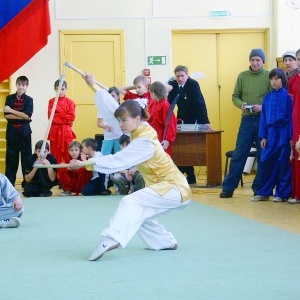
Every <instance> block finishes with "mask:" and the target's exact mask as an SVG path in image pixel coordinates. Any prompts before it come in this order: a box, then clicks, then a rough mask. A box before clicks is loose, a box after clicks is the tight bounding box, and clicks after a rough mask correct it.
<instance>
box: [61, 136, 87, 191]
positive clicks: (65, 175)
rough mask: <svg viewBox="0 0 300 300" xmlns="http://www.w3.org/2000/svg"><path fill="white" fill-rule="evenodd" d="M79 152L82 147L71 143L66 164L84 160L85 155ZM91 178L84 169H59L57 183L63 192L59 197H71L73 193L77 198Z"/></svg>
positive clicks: (77, 143) (74, 142) (76, 143)
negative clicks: (73, 160)
mask: <svg viewBox="0 0 300 300" xmlns="http://www.w3.org/2000/svg"><path fill="white" fill-rule="evenodd" d="M81 151H82V146H81V144H80V143H79V142H78V141H73V142H71V143H70V145H69V159H68V161H66V163H69V162H70V161H71V159H77V160H86V156H85V154H83V153H81ZM91 178H92V174H91V172H90V171H88V170H86V169H85V168H82V169H77V170H71V169H60V170H59V182H60V184H61V185H62V188H63V190H64V191H63V192H62V193H61V194H60V195H61V196H72V193H75V195H76V196H78V195H79V193H81V191H82V189H83V187H84V186H85V185H86V184H87V183H88V182H89V181H90V180H91Z"/></svg>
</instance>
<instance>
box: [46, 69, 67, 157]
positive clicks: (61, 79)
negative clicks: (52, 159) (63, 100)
mask: <svg viewBox="0 0 300 300" xmlns="http://www.w3.org/2000/svg"><path fill="white" fill-rule="evenodd" d="M64 80H65V71H63V72H62V75H61V77H60V80H59V84H58V88H57V91H56V95H55V99H54V102H53V107H52V111H51V114H50V117H49V121H48V126H47V129H46V133H45V136H44V140H43V144H42V148H41V154H40V155H41V157H43V156H44V153H45V148H46V142H47V140H48V135H49V131H50V128H51V124H52V121H53V117H54V113H55V110H56V106H57V102H58V99H59V94H60V92H61V87H62V86H63V83H64Z"/></svg>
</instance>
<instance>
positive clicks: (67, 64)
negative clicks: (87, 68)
mask: <svg viewBox="0 0 300 300" xmlns="http://www.w3.org/2000/svg"><path fill="white" fill-rule="evenodd" d="M64 65H65V66H66V67H69V68H70V69H72V70H74V71H75V72H77V73H79V74H80V75H82V76H85V73H84V72H83V71H81V70H79V69H78V68H76V67H74V66H73V65H72V64H70V63H69V62H67V61H66V62H65V63H64ZM95 83H96V84H97V85H98V86H100V87H101V88H103V89H106V90H107V91H108V87H106V86H105V85H103V84H102V83H100V82H99V81H97V80H95Z"/></svg>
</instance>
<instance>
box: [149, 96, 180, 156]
mask: <svg viewBox="0 0 300 300" xmlns="http://www.w3.org/2000/svg"><path fill="white" fill-rule="evenodd" d="M170 106H171V105H170V103H169V102H168V101H167V99H162V100H160V101H159V102H157V101H154V103H153V105H152V113H151V112H150V114H151V116H152V117H151V122H149V124H150V125H151V126H152V127H153V128H154V129H155V130H156V132H157V137H158V140H159V141H160V142H162V141H163V139H165V140H167V141H168V142H169V147H168V148H167V149H166V150H165V151H166V152H167V153H168V154H169V155H170V156H171V157H172V143H173V142H175V138H176V132H177V119H176V117H175V115H174V113H172V116H171V119H170V122H169V124H168V126H167V130H166V135H165V137H164V131H165V126H166V121H167V116H168V112H169V109H170Z"/></svg>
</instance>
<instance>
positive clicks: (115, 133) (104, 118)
mask: <svg viewBox="0 0 300 300" xmlns="http://www.w3.org/2000/svg"><path fill="white" fill-rule="evenodd" d="M109 94H110V95H109ZM109 94H108V93H106V94H105V97H103V98H100V97H95V104H96V107H97V110H98V120H97V126H98V127H99V128H103V137H104V140H103V142H102V147H101V153H102V154H103V155H109V154H111V153H117V152H118V151H120V144H119V137H120V136H121V135H122V131H121V129H120V127H119V123H118V120H117V119H116V118H115V117H114V112H115V110H116V109H117V108H118V107H119V104H120V93H119V90H118V89H117V88H116V87H111V88H110V89H109ZM104 99H105V100H104ZM103 100H104V101H103ZM104 102H105V103H104ZM109 186H110V182H109V176H108V175H107V176H106V177H105V187H106V189H108V188H109Z"/></svg>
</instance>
